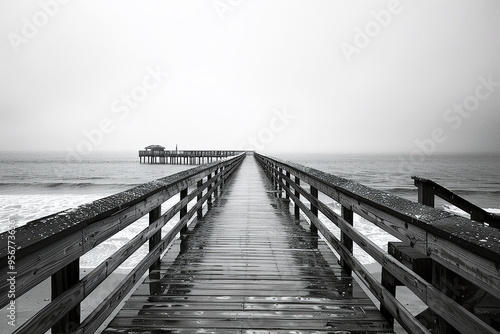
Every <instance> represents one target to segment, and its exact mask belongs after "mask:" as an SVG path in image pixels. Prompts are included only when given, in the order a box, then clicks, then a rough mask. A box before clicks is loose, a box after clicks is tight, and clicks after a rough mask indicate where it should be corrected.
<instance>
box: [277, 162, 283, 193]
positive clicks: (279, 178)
mask: <svg viewBox="0 0 500 334" xmlns="http://www.w3.org/2000/svg"><path fill="white" fill-rule="evenodd" d="M281 172H282V169H281V167H278V169H277V171H276V173H277V174H278V180H277V181H278V197H279V198H281V197H282V196H283V194H282V192H283V187H282V186H281V182H282V181H283V179H282V177H281Z"/></svg>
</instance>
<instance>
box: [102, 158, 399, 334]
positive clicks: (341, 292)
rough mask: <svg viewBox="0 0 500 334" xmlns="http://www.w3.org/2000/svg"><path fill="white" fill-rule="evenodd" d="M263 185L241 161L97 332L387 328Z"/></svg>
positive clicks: (353, 283)
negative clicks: (170, 252)
mask: <svg viewBox="0 0 500 334" xmlns="http://www.w3.org/2000/svg"><path fill="white" fill-rule="evenodd" d="M270 190H272V189H271V188H270V185H269V182H267V180H266V179H265V174H264V172H263V171H262V170H259V169H258V166H257V164H256V162H255V161H253V159H252V160H250V159H246V161H244V162H243V164H242V166H241V167H240V168H239V171H237V172H236V175H235V179H234V181H233V182H232V183H231V185H230V186H228V187H227V188H226V189H225V190H224V193H223V195H222V196H221V197H220V198H219V200H218V201H217V202H216V205H214V206H213V207H212V209H211V210H210V212H209V213H208V215H206V216H205V217H204V218H203V219H201V220H200V221H198V222H197V223H196V225H195V226H194V227H193V228H190V229H189V232H187V233H186V234H185V236H184V237H183V239H182V241H181V242H180V243H181V244H182V245H181V246H180V249H181V252H180V254H179V256H177V258H176V259H175V261H173V262H171V261H169V259H167V260H165V261H161V263H160V266H159V268H158V269H155V270H153V271H152V272H151V273H150V275H149V277H148V278H147V279H146V280H145V281H144V282H143V284H142V285H141V286H139V288H138V289H137V290H136V291H135V292H134V294H133V295H132V296H131V297H130V299H129V300H128V301H127V302H126V304H125V306H124V307H123V308H122V310H121V311H120V312H119V313H118V315H117V316H116V317H115V318H114V320H113V321H112V322H111V323H110V324H109V326H108V328H107V329H106V331H105V332H104V333H109V334H111V333H132V332H133V333H141V332H146V331H154V330H156V331H158V332H160V329H165V330H167V329H168V331H170V332H172V333H194V332H196V331H198V330H200V332H201V330H205V331H208V332H212V333H242V332H246V331H247V330H266V329H273V330H281V331H287V332H288V331H300V332H301V333H311V332H318V331H321V332H323V331H347V332H365V331H369V332H376V333H382V332H392V330H391V329H390V327H389V325H388V323H387V321H386V320H385V319H384V317H383V316H382V315H381V313H380V312H379V311H378V309H377V308H376V307H375V306H374V305H373V303H372V302H371V301H370V299H369V298H368V297H367V296H366V294H365V293H363V292H362V291H361V289H360V287H359V285H358V284H357V283H356V281H355V280H354V279H353V278H352V276H351V275H349V274H347V273H346V272H345V271H343V269H342V268H341V267H340V266H339V265H338V264H337V263H336V262H335V263H330V264H329V263H328V262H327V261H326V260H325V258H324V257H323V255H322V252H321V251H320V249H322V250H323V252H326V253H327V256H329V257H332V255H331V254H332V253H331V251H330V250H329V249H328V247H327V246H326V244H325V242H324V241H322V240H318V235H317V234H311V233H310V231H309V227H308V226H303V224H300V223H299V222H298V221H297V220H295V219H294V217H293V215H291V214H290V212H289V211H288V208H287V207H288V203H281V202H280V201H278V200H277V199H276V197H274V196H273V193H270V192H269V191H270ZM332 262H333V261H332Z"/></svg>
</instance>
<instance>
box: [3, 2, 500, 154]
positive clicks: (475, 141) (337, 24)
mask: <svg viewBox="0 0 500 334" xmlns="http://www.w3.org/2000/svg"><path fill="white" fill-rule="evenodd" d="M64 2H66V1H64ZM499 18H500V2H499V1H498V0H485V1H477V0H469V1H464V0H450V1H445V0H440V1H416V0H414V1H401V2H398V1H395V2H394V1H392V2H391V1H374V0H371V1H361V0H358V1H347V0H346V1H341V0H337V1H334V0H328V1H316V0H303V1H300V0H295V1H293V0H282V1H277V0H265V1H264V0H241V1H237V0H203V1H194V0H190V1H185V0H178V1H168V0H161V1H160V0H158V1H144V0H141V1H124V0H119V1H118V0H115V1H103V0H80V1H72V2H70V3H68V4H66V3H64V4H63V1H62V0H61V3H60V2H57V1H56V0H40V1H27V0H24V1H15V0H8V1H7V0H0V22H1V26H0V35H1V36H2V38H1V39H0V113H1V123H0V150H58V151H68V150H74V151H76V152H80V153H82V152H84V151H102V150H138V149H140V148H143V147H144V146H147V145H150V144H161V145H164V146H166V147H167V148H175V145H176V144H178V145H179V149H181V148H182V149H232V148H246V149H257V150H259V151H264V152H266V151H267V152H278V151H283V152H289V151H313V152H355V153H358V152H374V153H375V152H377V153H378V152H411V151H412V150H413V151H414V150H420V151H422V152H425V153H430V152H455V151H464V152H478V151H485V152H500V131H499V129H500V84H499V82H500V19H499Z"/></svg>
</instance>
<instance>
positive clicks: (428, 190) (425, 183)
mask: <svg viewBox="0 0 500 334" xmlns="http://www.w3.org/2000/svg"><path fill="white" fill-rule="evenodd" d="M412 179H413V180H414V183H415V186H417V187H418V201H419V203H422V204H425V205H428V206H431V207H434V198H435V196H438V197H440V198H442V199H444V200H445V201H447V202H448V203H451V204H453V205H455V206H456V207H457V208H459V209H461V210H463V211H465V212H466V213H468V214H470V217H471V219H472V220H475V221H478V222H483V223H487V224H489V225H490V226H493V227H496V228H500V216H499V215H496V214H493V213H491V212H488V211H486V210H484V209H483V208H481V207H479V206H477V205H475V204H473V203H471V202H469V201H468V200H466V199H465V198H463V197H461V196H459V195H457V194H455V193H454V192H452V191H451V190H449V189H447V188H445V187H443V186H442V185H440V184H438V183H436V182H434V181H432V180H429V179H424V178H421V177H418V176H412Z"/></svg>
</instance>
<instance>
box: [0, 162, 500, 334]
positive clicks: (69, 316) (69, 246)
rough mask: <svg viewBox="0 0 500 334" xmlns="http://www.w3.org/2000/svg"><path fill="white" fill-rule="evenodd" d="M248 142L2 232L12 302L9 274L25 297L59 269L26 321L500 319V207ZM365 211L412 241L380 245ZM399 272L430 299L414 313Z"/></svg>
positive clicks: (460, 326)
mask: <svg viewBox="0 0 500 334" xmlns="http://www.w3.org/2000/svg"><path fill="white" fill-rule="evenodd" d="M245 156H247V155H246V154H243V153H242V154H237V155H235V156H232V157H226V158H222V159H220V160H217V161H214V162H211V163H208V164H205V165H201V166H197V167H195V168H192V169H189V170H186V171H182V172H180V173H177V174H174V175H171V176H168V177H165V178H162V179H158V180H155V181H152V182H150V183H146V184H143V185H140V186H138V187H135V188H133V189H130V190H128V191H125V192H122V193H119V194H115V195H112V196H109V197H106V198H103V199H100V200H97V201H95V202H92V203H89V204H86V205H82V206H80V207H78V208H74V209H71V210H66V211H64V212H60V213H56V214H54V215H51V216H48V217H44V218H41V219H37V220H34V221H32V222H29V223H28V224H27V225H25V226H21V227H18V228H17V229H16V230H15V235H16V238H15V242H14V243H11V242H10V238H9V236H10V235H12V234H11V233H9V232H6V233H3V234H0V260H1V261H2V262H0V266H1V268H0V306H1V307H6V306H8V305H10V304H11V303H12V299H11V298H12V297H9V295H10V294H9V289H11V288H12V287H11V285H10V283H9V281H8V279H9V278H11V277H12V276H15V282H16V284H15V285H16V297H17V298H19V297H20V296H22V295H23V294H24V293H26V292H28V291H29V290H30V289H32V288H34V287H35V286H36V285H37V284H38V283H40V282H42V281H44V280H45V279H47V278H51V281H52V301H51V302H50V303H49V304H48V305H46V306H45V307H43V308H42V309H41V310H40V312H38V313H37V314H36V315H35V316H33V317H32V318H31V319H29V320H28V321H26V322H25V323H24V324H22V325H21V324H20V326H19V327H18V328H16V331H15V333H29V334H32V333H45V332H46V331H47V330H48V329H50V328H52V333H57V334H59V333H74V334H83V333H95V332H96V331H98V329H100V330H103V331H104V333H106V334H111V333H130V334H131V333H391V332H392V331H393V327H392V326H393V323H394V322H395V321H397V322H398V323H399V324H400V325H401V326H402V327H403V328H404V330H406V331H407V332H408V333H412V334H413V333H431V332H432V333H463V334H469V333H491V334H498V333H499V330H500V323H499V321H498V319H499V318H500V307H499V305H500V304H499V300H500V230H499V229H498V228H495V227H493V226H490V225H489V223H488V222H486V220H488V221H489V222H492V219H496V217H491V216H489V215H483V217H484V221H478V219H479V218H478V216H477V215H476V214H475V216H474V218H473V219H467V218H463V217H459V216H456V215H454V214H451V213H448V212H444V211H440V210H437V209H435V208H432V207H431V206H429V205H425V204H431V203H430V198H431V197H432V196H434V195H435V194H436V193H432V194H431V193H430V192H429V191H428V190H425V189H424V188H425V187H424V186H420V185H419V184H417V182H416V185H419V200H420V202H421V203H418V202H413V201H408V200H405V199H402V198H399V197H397V196H393V195H390V194H388V193H385V192H382V191H378V190H375V189H372V188H368V187H365V186H363V185H361V184H359V183H356V182H353V181H351V180H346V179H342V178H339V177H336V176H334V175H330V174H326V173H323V172H321V171H318V170H315V169H312V168H308V167H304V166H301V165H298V164H295V163H293V162H288V161H283V160H280V159H275V158H270V157H266V156H264V155H260V154H257V153H256V154H255V155H249V156H247V157H246V158H245ZM416 180H417V179H416ZM420 181H421V180H420ZM420 188H422V189H420ZM437 195H439V194H437ZM173 196H178V200H177V201H176V203H175V204H173V205H168V206H166V205H165V204H164V203H165V202H166V201H167V200H168V199H170V198H172V197H173ZM324 196H326V197H327V198H328V200H329V201H335V202H337V203H339V204H340V205H341V208H342V210H341V212H340V213H338V212H336V211H334V210H333V209H332V207H331V206H328V205H326V204H325V203H324V201H323V200H322V197H324ZM169 203H170V202H169ZM147 214H149V226H148V227H146V228H145V229H144V230H143V231H141V232H140V233H138V234H137V235H136V236H135V237H134V238H133V239H131V240H130V241H129V242H127V243H126V244H125V245H123V246H122V247H121V248H120V249H119V250H117V251H116V252H115V253H114V254H112V255H111V256H110V257H109V258H108V259H106V260H105V261H104V262H103V263H101V264H100V265H99V266H97V267H96V268H94V269H93V270H91V271H90V272H89V273H88V274H86V275H85V276H84V277H80V271H79V259H80V257H81V256H82V255H84V254H85V253H87V252H88V251H89V250H91V249H93V248H94V247H96V246H97V245H99V244H100V243H102V242H104V241H106V240H107V239H109V238H110V237H111V236H112V235H114V234H115V233H117V232H119V231H121V230H123V229H124V228H125V227H127V226H129V225H131V224H133V223H134V222H136V221H137V220H138V219H139V218H141V217H143V216H145V215H147ZM354 215H359V216H360V217H362V218H363V219H365V221H366V222H369V223H372V224H374V225H376V226H378V227H380V228H381V229H383V230H385V231H386V232H388V233H390V234H391V235H393V236H395V237H396V238H398V239H399V240H400V242H397V243H395V242H391V243H390V244H389V245H388V250H387V251H386V250H384V249H381V248H379V247H378V246H376V245H375V244H373V242H372V241H371V240H369V239H368V238H367V237H366V236H365V235H363V233H362V232H360V231H359V230H358V229H357V228H356V226H354V225H353V221H354V219H353V218H354ZM474 219H475V220H474ZM334 225H336V227H337V228H339V230H340V232H335V231H334V229H332V226H334ZM146 242H147V243H149V253H148V254H147V255H146V256H145V257H144V258H143V259H142V260H141V261H140V262H139V263H138V264H137V265H136V266H135V267H134V268H133V269H132V270H131V271H130V273H129V274H128V275H127V276H126V278H124V279H123V280H122V282H121V283H119V284H118V285H117V286H115V287H114V289H113V291H110V292H109V295H108V296H107V297H106V298H105V299H104V301H103V302H101V303H100V304H99V305H98V306H97V307H96V308H95V309H94V310H93V312H92V313H91V314H90V315H88V316H87V317H86V318H85V319H81V317H80V303H81V302H82V301H83V300H84V299H85V298H87V297H88V296H89V295H90V294H91V293H92V291H94V290H95V289H96V287H98V286H100V285H101V284H102V282H103V281H104V280H105V279H106V278H107V277H109V276H110V275H111V274H112V273H113V271H114V270H115V269H116V268H118V267H119V266H120V264H122V263H123V262H124V261H125V260H126V259H127V258H129V257H130V255H132V254H133V253H134V252H136V251H137V250H138V249H139V248H140V247H141V246H142V245H143V244H144V243H146ZM354 245H357V246H358V247H360V248H362V249H363V250H364V251H366V252H367V253H368V254H369V255H371V256H372V257H373V259H374V260H375V261H377V262H378V263H379V264H380V265H381V268H382V277H381V279H378V278H377V277H374V276H373V275H372V274H371V273H370V272H369V271H368V270H367V268H365V267H364V266H363V265H362V264H361V263H360V262H359V260H358V259H357V258H356V257H355V256H354V255H353V247H354ZM332 249H333V250H335V253H334V252H333V251H332ZM12 250H15V251H14V253H15V263H14V264H13V267H11V265H12V264H10V265H9V262H8V260H9V259H10V258H9V256H12ZM353 275H354V276H353ZM353 277H356V279H354V278H353ZM399 285H403V286H406V287H407V288H408V289H409V290H410V291H412V292H413V293H414V294H415V298H419V299H420V300H421V301H422V302H423V303H425V304H426V305H427V306H428V309H427V310H425V311H424V312H422V313H421V314H419V315H416V314H411V313H410V311H408V309H407V308H406V307H405V305H403V304H402V303H401V302H400V301H399V300H398V298H397V295H396V287H397V286H399ZM361 288H363V290H362V289H361ZM368 290H369V291H370V292H371V294H372V296H371V298H373V299H375V300H371V299H369V298H368V297H367V295H366V293H365V292H364V291H368ZM130 292H133V293H132V295H131V296H130V297H127V296H128V294H129V293H130ZM375 301H377V302H378V303H380V307H375V305H374V302H375ZM123 302H124V305H122V303H123ZM122 306H123V307H122ZM119 307H121V310H120V311H119V312H118V313H117V314H113V312H114V311H115V309H117V308H119ZM429 319H431V321H429Z"/></svg>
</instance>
